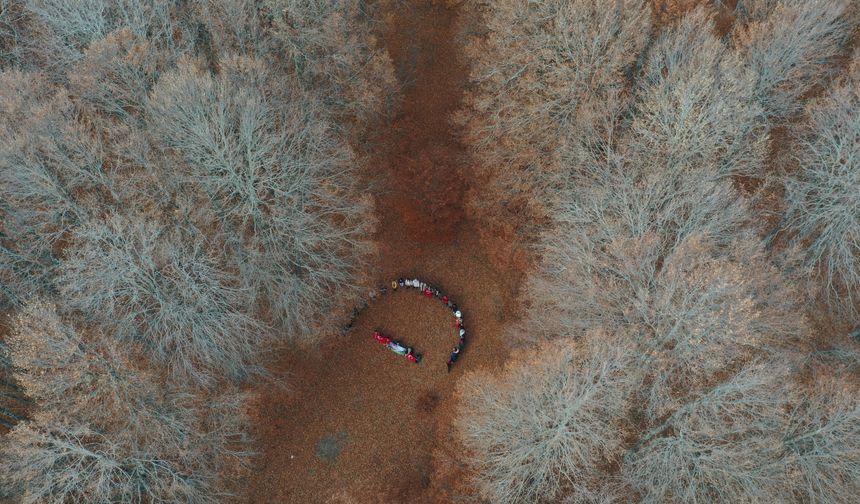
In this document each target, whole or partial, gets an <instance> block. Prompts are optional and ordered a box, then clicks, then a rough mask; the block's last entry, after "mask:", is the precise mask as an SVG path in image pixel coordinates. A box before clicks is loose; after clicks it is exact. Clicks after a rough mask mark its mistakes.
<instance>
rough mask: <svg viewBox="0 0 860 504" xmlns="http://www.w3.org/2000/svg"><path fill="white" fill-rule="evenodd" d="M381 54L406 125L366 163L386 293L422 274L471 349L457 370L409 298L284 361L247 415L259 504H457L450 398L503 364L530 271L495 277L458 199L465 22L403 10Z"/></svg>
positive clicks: (443, 322) (462, 183) (442, 317)
mask: <svg viewBox="0 0 860 504" xmlns="http://www.w3.org/2000/svg"><path fill="white" fill-rule="evenodd" d="M383 14H384V15H383V19H382V21H383V26H382V27H381V30H380V37H381V39H380V41H379V42H380V45H382V46H384V47H386V48H387V49H388V51H389V53H390V54H391V57H392V60H393V64H394V67H395V69H396V72H397V77H398V79H399V80H400V83H401V85H402V93H403V97H402V102H401V103H400V106H399V107H398V109H397V110H398V113H397V114H395V115H394V117H392V118H391V119H390V120H389V121H387V122H386V123H385V124H384V125H383V126H382V127H381V131H380V133H381V134H380V140H378V141H376V142H374V143H373V147H372V151H373V152H371V153H370V155H369V159H370V162H368V163H367V164H366V169H365V171H366V173H365V177H366V182H367V183H368V186H369V187H372V188H373V192H374V196H375V203H376V214H377V218H378V220H379V223H378V231H377V235H376V239H377V241H378V245H379V248H380V255H379V261H380V263H379V265H378V268H376V270H375V271H374V274H375V275H376V280H377V284H378V285H380V286H381V285H385V284H387V283H388V282H390V280H391V279H394V278H398V277H410V278H415V277H418V278H421V279H423V280H426V281H428V282H430V283H431V284H432V285H434V286H438V287H439V288H441V289H442V290H444V292H446V293H447V294H449V295H451V296H452V297H453V299H454V300H455V301H456V302H457V303H458V305H459V307H460V308H461V310H462V311H463V317H464V323H465V324H466V327H467V330H468V335H467V347H466V350H465V351H464V353H463V356H462V357H461V358H460V360H459V361H458V362H457V364H456V365H455V367H454V368H453V370H452V371H451V373H450V374H449V373H447V372H446V366H445V362H446V361H447V359H448V355H449V353H450V351H451V348H452V347H453V346H454V345H455V344H456V342H457V336H456V333H455V326H454V318H453V316H452V314H451V312H450V310H448V309H447V308H444V307H443V305H442V303H441V302H438V301H436V300H429V299H426V298H424V297H423V296H421V295H420V294H419V293H418V292H417V291H416V290H406V291H397V292H394V293H392V294H388V295H387V296H385V297H382V298H381V299H378V300H377V301H376V302H375V303H373V304H372V305H371V306H370V307H369V308H368V309H367V310H365V311H364V312H363V313H362V314H361V316H360V317H359V318H358V319H357V321H356V323H355V325H354V327H353V328H352V330H351V331H350V332H349V333H348V334H346V335H345V336H335V337H333V338H327V339H326V340H327V341H328V343H326V344H324V345H323V346H321V347H319V348H316V349H313V350H300V349H293V350H285V351H284V352H283V353H282V354H281V355H279V356H278V358H277V368H278V369H276V372H281V373H283V374H284V375H285V376H286V382H287V383H288V387H289V390H281V389H278V388H276V387H271V386H262V385H261V386H260V387H259V388H258V390H255V391H253V392H254V395H255V396H256V397H257V398H258V399H257V402H256V405H255V407H254V409H253V410H252V417H253V418H254V422H255V425H256V427H255V435H256V437H257V440H258V444H257V451H258V457H257V458H256V460H255V465H254V468H253V469H254V470H253V476H252V477H251V480H250V481H249V484H250V492H249V495H248V502H252V503H302V504H311V503H352V502H354V503H362V504H372V503H377V502H379V503H388V502H410V503H413V502H417V503H420V502H427V503H431V502H452V501H456V500H458V499H457V496H458V492H459V491H460V490H459V489H462V488H463V484H464V481H463V478H462V475H461V474H459V473H460V468H459V467H458V466H457V462H456V458H455V457H453V456H451V451H452V450H456V448H455V444H454V442H453V440H452V437H451V431H452V420H453V411H454V404H453V401H454V399H453V397H452V392H453V391H454V388H455V386H456V383H457V380H458V379H459V378H460V377H461V376H462V375H463V373H464V372H465V371H469V370H474V369H478V368H498V367H500V366H501V365H502V364H503V363H504V362H505V360H506V358H507V354H508V352H509V347H508V345H507V344H506V343H505V341H504V340H503V336H502V335H503V325H504V324H506V323H507V322H509V320H507V321H506V317H511V316H512V314H514V313H516V311H517V310H516V307H515V306H514V303H515V300H516V297H517V290H518V286H519V283H520V280H521V278H522V276H523V272H522V271H512V270H509V269H508V270H504V269H497V267H495V266H494V264H492V263H491V261H490V260H488V258H487V256H486V254H485V251H484V250H483V247H482V246H481V245H480V243H479V241H478V234H477V232H476V230H475V224H474V223H473V222H472V221H470V219H469V218H468V216H467V215H466V213H465V211H464V208H463V205H462V203H461V200H462V198H463V195H464V194H465V192H466V191H467V190H468V189H469V187H468V186H469V183H470V180H469V177H468V176H467V174H468V172H469V168H468V159H467V155H466V149H465V147H464V146H463V145H461V143H460V140H459V137H460V134H459V132H458V130H457V128H456V127H455V126H454V125H453V123H452V121H451V115H452V114H453V113H454V112H455V111H457V109H458V108H459V107H460V103H461V99H462V96H463V91H464V86H465V84H466V80H467V75H468V69H467V68H466V66H465V64H464V61H463V47H462V45H463V43H464V41H465V37H464V35H463V33H462V30H463V24H462V23H460V22H459V21H460V20H459V13H458V11H457V9H456V8H452V7H447V6H445V5H444V4H443V3H442V2H429V1H421V0H394V1H393V2H389V3H388V4H387V7H386V11H385V12H384V13H383ZM376 328H379V329H381V330H382V331H383V332H384V333H386V334H388V335H391V336H393V337H395V338H398V339H401V340H402V341H403V342H404V343H406V344H409V345H412V346H414V348H415V349H416V351H417V352H419V353H423V354H424V360H423V362H422V363H421V364H419V365H415V364H412V363H410V362H408V361H407V360H406V359H404V358H402V357H399V356H397V355H395V354H394V353H392V352H390V351H388V350H386V349H385V348H383V347H382V346H381V345H379V344H378V343H376V342H375V341H374V340H373V339H372V337H371V332H372V331H373V330H374V329H376Z"/></svg>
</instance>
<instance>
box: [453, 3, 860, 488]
mask: <svg viewBox="0 0 860 504" xmlns="http://www.w3.org/2000/svg"><path fill="white" fill-rule="evenodd" d="M622 4H623V2H619V3H618V5H622ZM518 5H519V6H520V7H519V8H520V9H521V10H520V11H516V12H520V13H521V14H520V15H521V16H523V18H525V17H527V14H526V13H527V12H529V9H533V8H536V7H533V6H532V4H531V3H529V4H526V3H521V4H518ZM486 12H487V19H488V21H487V22H488V25H489V27H490V28H489V29H490V31H489V33H488V36H487V40H488V42H487V44H490V45H488V47H493V45H492V44H494V43H496V42H493V40H494V37H496V38H500V39H503V40H506V41H507V42H508V43H510V44H512V45H514V44H515V45H516V46H517V47H528V46H529V44H532V43H538V41H540V42H541V43H543V44H544V45H545V46H547V47H549V48H555V47H561V44H556V43H553V42H549V41H548V40H549V39H548V38H546V37H545V35H544V34H543V33H542V32H540V31H538V30H531V31H525V32H523V33H518V36H516V37H513V36H512V37H510V38H509V39H508V38H505V37H504V36H503V35H500V34H499V33H501V29H496V30H494V29H493V26H495V25H493V23H497V22H501V21H502V20H506V19H508V18H506V17H504V16H503V14H502V13H503V12H508V11H502V10H501V9H498V10H495V9H492V8H490V9H486ZM510 12H514V10H511V11H510ZM616 12H618V11H616ZM736 14H737V21H736V22H735V28H734V30H733V33H732V35H731V37H722V38H721V37H720V36H719V35H717V32H716V30H715V28H714V19H713V17H712V15H711V13H710V11H709V10H708V9H706V8H703V7H697V8H694V9H692V10H690V11H689V12H688V13H687V14H686V15H684V16H682V17H681V18H680V19H679V20H678V21H677V22H676V23H674V24H671V25H669V26H666V27H663V28H662V29H661V34H660V36H659V37H657V38H656V39H655V40H653V41H652V42H650V43H649V44H648V45H647V47H644V48H643V50H644V51H645V54H644V56H643V57H642V59H641V74H639V75H636V76H635V79H634V81H633V83H632V84H633V85H632V93H631V94H630V96H629V98H627V101H628V105H626V106H624V107H622V108H620V109H619V108H615V109H612V108H611V107H606V108H604V111H603V112H604V115H603V116H602V117H603V119H602V124H608V125H611V127H610V128H608V129H604V131H609V132H611V134H610V135H603V136H601V135H591V136H589V137H588V138H589V139H590V140H589V143H580V148H578V149H576V150H575V151H574V150H567V151H566V153H565V154H564V155H560V156H558V157H556V158H555V159H554V160H552V161H544V160H543V159H542V158H540V157H539V156H538V155H537V154H536V151H534V150H533V151H529V150H528V149H531V148H532V146H533V145H534V144H535V141H534V139H533V137H531V136H530V135H532V134H534V135H536V136H538V137H539V138H543V139H545V140H546V141H547V142H550V141H559V142H563V141H564V140H563V139H566V138H570V137H565V136H564V135H558V134H555V133H547V130H546V129H545V128H546V127H547V125H548V124H549V125H552V126H555V125H559V124H562V123H561V122H559V121H556V122H544V121H545V119H544V118H542V117H538V116H528V115H526V113H527V111H530V110H554V108H553V107H554V106H555V104H556V102H555V101H554V100H553V99H552V98H551V97H547V96H546V95H544V94H541V93H545V92H546V90H547V89H549V88H550V87H549V86H548V85H547V84H546V83H545V82H540V81H537V82H535V83H534V86H535V87H538V88H540V89H539V91H535V92H533V93H531V95H530V96H531V99H532V100H531V101H529V102H527V103H528V106H523V105H522V104H521V103H517V102H515V101H508V102H506V103H504V104H502V103H500V102H499V101H498V99H497V98H495V97H497V96H503V93H506V92H507V91H508V90H509V89H513V88H515V85H511V84H510V83H507V82H505V83H503V84H499V86H498V87H497V88H496V90H497V93H498V94H493V93H490V92H488V91H487V88H486V87H479V88H478V91H477V92H476V93H477V94H476V96H477V97H479V98H480V99H483V100H484V101H478V100H477V99H476V98H475V97H472V98H471V99H472V100H475V101H474V102H471V103H470V106H472V107H475V103H481V104H482V106H484V107H486V109H485V110H484V111H483V112H484V113H485V115H483V116H479V117H481V118H485V117H494V118H505V119H507V118H510V117H514V115H515V114H520V115H516V117H518V118H519V119H520V120H521V122H517V123H516V124H517V125H518V127H519V128H521V131H523V132H528V133H523V134H521V135H519V137H518V138H514V137H509V138H507V139H505V140H504V141H498V142H492V141H491V142H488V143H487V144H483V145H484V146H479V147H478V149H477V150H476V152H478V154H479V156H480V155H483V153H482V152H481V150H480V149H484V148H486V149H490V150H492V151H493V152H499V153H500V154H498V155H499V157H497V158H496V164H497V165H499V166H501V165H503V163H501V162H500V161H501V160H502V159H503V157H502V156H505V155H507V156H509V157H508V158H507V159H506V161H510V160H513V159H515V156H520V155H523V156H524V158H526V159H531V160H533V161H534V162H536V163H540V164H539V166H542V167H551V168H550V169H553V170H554V169H556V168H555V167H556V166H560V167H561V168H560V171H561V172H563V173H564V174H565V177H564V178H563V179H558V183H556V184H547V185H544V186H542V187H540V186H537V185H527V184H529V182H528V180H529V179H528V178H527V176H524V175H523V174H522V173H519V172H516V171H512V172H510V173H511V174H512V175H511V177H512V178H511V180H514V181H515V183H508V182H507V181H505V178H504V177H500V180H502V181H503V182H500V184H507V186H506V189H505V190H504V193H505V194H506V195H507V196H509V197H511V198H516V197H518V196H517V195H518V193H517V192H516V190H515V189H514V188H516V187H519V188H520V189H522V188H526V187H527V188H528V189H527V190H528V191H531V192H530V193H529V195H530V196H531V197H532V198H534V199H537V200H538V201H540V202H541V204H543V203H546V202H549V206H550V207H551V208H552V209H553V211H552V212H550V213H549V214H550V216H551V218H550V225H549V226H546V227H545V230H544V233H543V236H542V237H541V238H540V240H539V241H538V242H537V243H536V244H535V245H534V250H535V252H536V255H537V257H538V267H537V271H536V272H535V273H534V274H533V275H532V277H531V278H530V280H529V281H528V282H527V289H526V302H527V304H528V309H527V310H526V313H527V315H526V316H525V317H524V320H522V321H521V322H520V323H519V324H517V325H516V327H515V328H514V330H512V331H511V334H517V335H523V334H526V335H528V336H526V337H522V336H519V337H518V339H517V340H516V341H515V343H517V344H518V345H519V346H520V347H524V346H534V345H536V344H537V345H538V349H537V350H536V351H532V352H530V353H529V357H528V358H527V359H520V360H517V361H515V363H513V364H511V366H510V367H509V368H507V369H506V370H505V371H504V372H502V373H500V374H498V375H492V374H489V373H475V374H472V375H469V376H468V377H467V378H466V380H465V381H464V383H463V384H462V385H461V388H460V389H459V395H458V399H459V401H460V410H459V412H460V416H459V418H458V421H457V428H458V434H459V439H460V441H461V442H462V443H463V444H464V445H465V447H466V449H467V451H468V453H469V454H470V457H471V458H470V463H471V464H472V466H473V467H474V468H475V469H476V473H477V476H476V477H475V479H474V480H473V484H474V485H475V487H476V489H477V490H478V491H479V492H480V493H481V494H483V495H484V496H485V497H486V498H488V499H489V500H491V501H493V502H558V501H560V500H562V499H567V500H568V501H570V502H598V501H611V500H612V499H613V498H622V497H621V496H625V497H624V498H629V499H632V500H634V501H642V502H649V503H663V502H726V503H728V502H733V503H736V502H751V503H752V502H849V501H851V500H852V499H854V498H855V496H856V494H857V482H858V481H860V480H858V478H857V475H858V474H860V473H858V471H857V464H856V461H855V459H856V456H854V455H853V454H852V455H848V454H847V453H846V450H856V448H857V442H856V439H857V438H856V434H854V432H855V430H856V429H857V428H858V427H860V423H858V421H860V417H858V416H857V401H856V400H855V399H854V398H853V396H852V395H851V393H850V392H847V391H848V390H853V389H852V385H851V383H850V381H849V380H848V379H847V377H846V375H845V374H844V373H842V372H840V371H838V370H839V369H845V368H844V367H842V368H839V367H834V368H833V369H829V370H828V372H827V373H824V374H822V375H821V376H818V375H816V376H814V377H813V378H811V380H812V384H810V383H808V382H807V383H804V382H803V381H802V380H801V377H800V374H799V369H800V368H801V367H802V366H800V364H798V362H799V360H798V359H797V356H798V355H800V354H801V350H800V349H801V348H802V347H803V345H804V343H803V341H804V340H805V339H807V338H809V336H810V333H811V329H810V327H809V325H808V324H807V322H806V318H805V316H804V314H803V311H802V310H801V309H800V304H799V303H798V299H799V297H800V295H801V294H802V291H803V290H802V289H795V288H793V286H792V285H791V283H790V281H789V280H787V277H788V275H787V274H786V272H783V271H780V270H779V269H778V268H777V266H775V265H774V263H773V262H772V261H771V257H770V256H769V254H768V251H767V250H766V249H765V248H764V246H763V245H762V244H761V243H760V242H759V239H758V237H757V236H756V233H755V231H754V229H755V227H754V226H753V225H752V220H753V219H754V214H753V211H752V208H753V205H752V204H751V203H750V201H749V200H748V198H747V197H745V196H743V195H742V193H741V192H739V191H738V189H737V180H738V179H739V178H740V177H746V176H759V175H760V174H761V173H762V170H763V168H762V167H763V165H764V164H765V163H766V161H767V144H768V142H767V140H768V138H767V134H768V131H769V129H770V128H771V127H772V125H773V124H774V123H775V122H776V121H782V120H784V119H786V118H789V117H796V115H797V112H798V111H799V110H801V109H802V108H803V103H802V101H803V100H804V99H805V96H806V94H807V93H809V92H810V91H812V90H813V89H815V88H816V86H821V85H825V84H827V83H828V80H827V78H828V76H829V73H828V72H829V70H827V69H829V68H832V67H831V66H828V65H831V64H832V63H833V61H834V58H835V57H836V56H837V55H838V54H840V51H842V47H843V45H844V43H845V41H846V37H847V36H848V34H849V33H850V32H851V30H852V29H853V28H854V27H855V26H856V16H855V15H856V12H851V11H849V9H848V7H847V3H845V2H839V1H832V2H818V3H816V2H792V1H785V2H782V1H779V2H740V3H739V5H738V9H737V11H736ZM534 19H537V18H536V17H535V18H534ZM584 19H588V18H587V17H584ZM532 22H533V21H532ZM524 25H527V23H526V21H525V20H524V19H523V20H521V22H520V23H518V24H517V26H524ZM595 26H596V25H595ZM496 32H499V33H496ZM536 52H537V51H536ZM487 54H488V53H484V54H475V55H474V57H475V58H476V59H477V60H478V63H477V67H478V68H483V66H489V65H492V64H493V63H494V61H498V60H493V59H492V58H490V57H489V56H487ZM526 63H527V62H525V61H524V62H523V64H522V65H521V66H525V67H526V68H530V67H529V66H528V65H526ZM482 65H483V66H482ZM491 68H506V67H491ZM578 68H580V69H581V68H587V66H585V65H582V64H580V65H579V66H578ZM856 68H857V67H853V68H852V73H851V77H849V78H848V79H846V80H845V81H843V82H841V83H837V84H836V85H835V87H834V88H833V90H832V91H830V92H828V93H827V94H826V95H825V96H824V97H822V98H820V99H817V100H814V101H813V102H812V103H811V104H810V105H809V108H808V111H809V117H810V127H809V128H808V134H807V135H806V136H805V137H804V141H803V143H802V149H800V152H801V154H799V160H800V165H801V169H802V171H801V172H800V173H799V175H798V177H796V178H793V179H790V180H789V181H788V182H787V184H786V185H787V190H786V196H787V199H788V202H789V207H790V209H789V216H790V219H789V221H790V222H791V223H792V225H793V226H794V228H795V229H796V230H797V231H798V233H797V234H798V242H802V243H803V244H804V245H807V246H808V249H807V250H809V254H808V256H807V257H808V259H809V260H808V262H807V266H808V269H809V271H810V272H811V271H813V270H815V271H820V270H821V269H824V268H823V266H824V265H831V266H830V267H831V269H829V272H830V276H828V277H827V278H829V279H831V280H830V281H831V282H832V284H833V285H838V288H839V289H844V288H845V286H846V284H849V283H850V281H851V280H850V279H851V278H853V277H852V276H851V275H852V274H851V272H852V271H854V270H857V269H858V268H857V264H856V257H857V254H854V255H853V256H852V255H851V253H850V252H853V251H856V247H854V248H853V249H852V248H851V244H852V242H851V240H852V239H853V238H852V237H853V235H852V234H851V232H850V231H849V230H850V229H851V223H852V222H854V221H856V220H857V219H856V218H855V217H856V215H857V208H855V207H854V206H851V204H852V199H851V197H855V196H858V195H860V193H858V192H857V190H856V189H857V187H860V180H854V179H851V175H852V174H851V173H849V172H851V168H852V167H853V165H851V159H852V155H851V153H850V152H851V150H850V149H851V145H852V144H851V141H852V139H854V138H855V137H857V134H856V133H857V132H856V131H855V130H854V129H851V128H852V127H853V126H852V124H853V123H852V122H851V121H852V119H853V115H852V114H853V111H854V110H855V109H856V108H857V107H856V106H855V105H856V103H855V102H856V96H855V95H856V93H855V91H856V87H857V83H856V79H855V77H856ZM527 71H528V70H523V75H525V73H526V72H527ZM496 77H497V74H496V73H491V72H487V78H488V80H491V79H492V78H496ZM521 78H522V77H521V76H520V75H518V76H517V77H516V79H521ZM593 96H600V94H599V93H594V95H593ZM616 96H618V95H616ZM493 100H496V101H493ZM542 107H545V108H542ZM476 110H480V109H477V108H476ZM619 110H623V111H625V112H624V113H623V114H622V115H621V116H620V119H619V116H617V115H613V113H615V114H617V113H618V111H619ZM613 111H614V112H613ZM478 120H479V119H476V120H475V121H478ZM487 124H493V125H499V124H503V122H502V120H501V119H498V120H497V122H495V123H487ZM855 129H856V128H855ZM486 131H492V130H491V129H489V128H488V129H487V130H486ZM566 131H571V130H566ZM489 138H492V137H489ZM499 138H501V137H499ZM479 145H481V144H479ZM545 145H549V143H546V144H545ZM556 152H558V151H556ZM523 153H525V154H523ZM538 159H540V161H538ZM553 162H557V163H559V164H558V165H553V164H552V163H553ZM513 166H517V165H516V164H515V163H514V164H513ZM854 171H856V170H854ZM855 179H856V177H855ZM516 184H520V185H519V186H517V185H516ZM848 187H851V188H852V189H853V191H849V190H848ZM849 193H850V196H849ZM855 199H856V198H855ZM855 206H856V205H855ZM822 208H826V210H822ZM854 241H855V242H856V241H857V240H854ZM837 244H838V245H837ZM854 244H855V245H856V243H854ZM840 246H842V247H843V248H841V249H840V248H839V247H840ZM837 251H840V252H842V254H841V255H840V254H839V253H838V252H837ZM845 252H849V253H845ZM846 259H847V260H846ZM824 270H825V271H828V270H826V269H824ZM837 272H841V273H837ZM846 279H847V280H846ZM839 292H840V293H844V291H839ZM855 295H856V293H855ZM547 340H550V342H549V343H547V342H546V341H547ZM607 348H611V349H612V352H611V354H612V355H608V354H607V353H606V349H607ZM573 349H575V350H573ZM619 356H623V358H621V359H620V360H619V358H618V357H619ZM593 359H596V361H597V362H600V363H601V365H602V366H604V368H602V369H608V368H611V369H612V372H611V373H609V374H600V373H596V372H594V370H595V369H596V368H593V367H590V366H589V364H588V363H590V362H592V360H593ZM608 377H612V379H611V380H607V379H606V378H608ZM571 380H573V381H574V382H575V383H578V385H577V386H576V387H574V390H575V391H576V393H571V394H569V395H567V394H566V393H565V392H564V391H565V390H566V387H567V384H569V383H571ZM578 380H581V381H578ZM604 392H605V393H606V394H608V395H609V396H611V397H607V396H604V395H602V393H604ZM558 418H563V419H564V420H565V421H564V422H556V421H555V420H557V419H558ZM580 428H581V429H583V430H584V431H585V432H587V434H586V435H579V434H580V433H579V429H580Z"/></svg>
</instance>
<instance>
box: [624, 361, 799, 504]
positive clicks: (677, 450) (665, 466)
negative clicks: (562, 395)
mask: <svg viewBox="0 0 860 504" xmlns="http://www.w3.org/2000/svg"><path fill="white" fill-rule="evenodd" d="M777 371H778V367H777V366H774V365H768V366H766V367H761V366H757V367H751V368H748V369H746V370H745V371H743V372H741V373H740V374H738V375H736V376H734V377H733V378H732V379H730V380H728V381H726V382H724V383H721V384H719V385H717V386H715V387H714V388H712V389H711V390H709V391H707V392H706V393H704V394H702V395H701V396H700V397H698V398H696V399H694V400H691V401H689V402H687V403H686V404H684V405H683V406H681V407H680V408H678V409H677V410H676V411H675V412H674V413H672V415H670V416H669V417H668V418H667V419H666V420H665V421H664V422H662V423H661V424H659V425H657V426H656V427H653V428H652V429H651V430H650V431H648V432H646V433H645V434H643V435H642V437H640V438H639V440H638V441H637V442H636V443H635V444H634V445H633V447H632V448H631V449H630V450H629V451H628V453H627V455H626V456H625V463H624V465H623V467H622V475H623V478H624V480H625V481H626V482H627V483H628V484H629V485H630V486H631V487H632V488H634V489H635V490H637V491H638V492H639V493H640V495H641V496H642V502H645V503H658V502H725V503H729V502H779V501H782V500H781V499H780V496H782V495H783V489H784V484H785V483H786V481H785V478H784V473H782V471H781V470H780V469H781V468H779V467H777V466H775V465H773V464H768V462H770V461H772V460H773V459H774V457H775V456H776V455H777V453H776V450H777V448H778V446H779V443H778V438H779V435H780V432H781V430H782V428H783V426H784V415H782V408H784V407H785V405H786V398H785V396H784V395H783V394H782V393H781V392H782V390H781V387H780V382H779V380H780V379H781V378H782V376H784V375H782V376H780V375H779V373H778V372H777Z"/></svg>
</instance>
